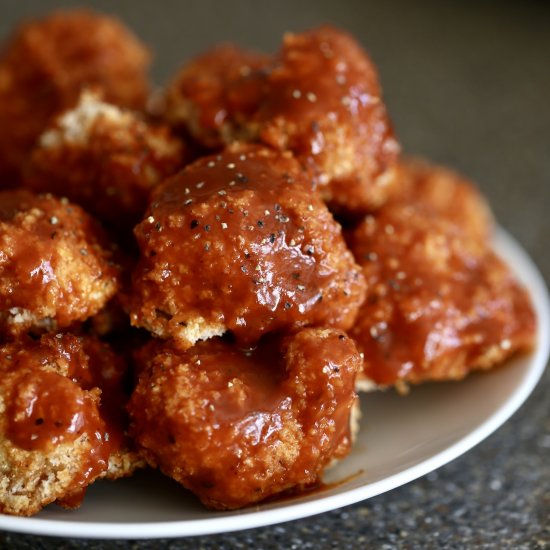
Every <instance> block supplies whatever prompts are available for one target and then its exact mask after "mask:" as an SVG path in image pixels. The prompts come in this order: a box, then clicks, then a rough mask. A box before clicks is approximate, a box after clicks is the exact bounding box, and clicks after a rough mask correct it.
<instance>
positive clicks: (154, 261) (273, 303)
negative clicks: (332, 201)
mask: <svg viewBox="0 0 550 550" xmlns="http://www.w3.org/2000/svg"><path fill="white" fill-rule="evenodd" d="M151 201H152V202H151V205H150V208H149V211H148V213H147V215H146V218H145V219H144V220H143V221H142V222H141V223H140V224H139V225H138V226H137V227H136V229H135V234H136V237H137V240H138V244H139V247H140V253H141V256H140V261H139V263H138V266H137V268H136V269H135V270H134V273H133V292H132V297H131V304H130V318H131V322H132V324H133V325H135V326H140V327H143V328H146V329H148V330H149V331H151V332H152V333H153V334H155V335H156V336H159V337H161V338H170V337H172V338H175V339H176V340H177V341H178V344H179V345H180V346H182V347H189V346H190V345H192V344H194V343H195V342H196V341H197V340H204V339H207V338H211V337H212V336H215V335H220V334H223V333H224V332H225V331H227V330H231V331H232V332H233V334H234V335H235V336H236V337H237V339H238V340H239V341H240V342H241V343H242V344H252V343H254V342H255V341H256V340H257V339H258V338H259V337H260V336H261V335H262V334H264V333H265V332H269V331H274V330H279V329H281V330H282V329H288V328H292V327H301V326H307V325H313V326H326V325H328V326H334V327H338V328H343V329H346V328H349V327H350V326H351V324H352V323H353V321H354V319H355V315H356V313H357V310H358V308H359V305H360V304H361V302H362V300H363V297H364V292H365V288H364V281H363V279H362V276H361V273H360V269H359V267H358V266H357V265H356V264H355V262H354V261H353V258H352V255H351V253H350V252H349V251H348V250H347V248H346V246H345V243H344V241H343V238H342V235H341V229H340V226H339V225H338V224H337V223H336V222H335V221H334V219H333V218H332V216H331V214H330V213H329V211H328V210H327V208H326V206H325V205H324V204H323V202H322V201H321V200H320V199H319V198H318V197H317V196H316V195H315V194H312V192H311V187H310V184H309V182H308V180H307V179H306V178H304V176H303V174H302V172H301V170H300V168H299V165H298V164H297V163H296V161H295V160H294V159H293V158H292V157H291V156H290V154H289V153H282V154H281V153H277V152H274V151H271V150H269V149H265V148H262V147H259V146H243V147H240V146H234V147H233V148H231V149H229V150H226V151H225V152H223V153H222V154H220V155H217V156H210V157H204V158H202V159H200V160H198V161H196V162H194V163H193V164H190V165H188V166H187V167H186V168H185V169H184V170H182V171H181V172H180V173H179V174H177V175H176V176H173V177H172V178H169V179H168V180H167V181H166V182H164V183H163V184H161V185H160V186H159V187H157V188H156V190H155V192H154V193H153V196H152V199H151Z"/></svg>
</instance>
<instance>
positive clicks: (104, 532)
mask: <svg viewBox="0 0 550 550" xmlns="http://www.w3.org/2000/svg"><path fill="white" fill-rule="evenodd" d="M493 246H494V248H495V249H496V251H497V253H498V254H499V255H500V256H502V257H503V258H504V260H505V261H506V263H507V264H508V265H509V266H510V268H511V269H512V271H513V272H514V274H515V275H516V276H517V277H518V278H519V279H520V280H521V281H523V283H524V284H525V286H526V288H527V291H528V292H529V295H530V296H531V299H532V300H533V305H534V308H535V311H536V313H537V318H538V329H537V345H536V348H535V350H534V351H533V352H532V355H531V357H530V363H531V364H530V367H529V370H528V372H527V376H526V377H525V379H524V380H523V381H522V383H521V384H520V385H519V386H518V388H517V389H516V390H515V391H514V393H513V394H512V395H511V397H510V398H509V399H508V400H507V401H506V402H505V403H503V404H502V405H501V406H499V407H498V408H497V409H496V410H495V411H494V412H493V413H492V414H491V415H489V416H488V417H487V418H486V419H485V420H484V421H483V422H482V423H481V424H480V425H479V426H478V427H477V428H475V429H474V430H473V431H470V432H469V433H468V434H467V435H465V436H464V437H461V438H460V439H459V440H458V441H455V442H454V443H452V444H451V445H449V446H448V447H447V448H445V449H444V450H442V451H440V452H439V453H436V454H434V455H432V456H431V457H430V458H428V459H426V460H423V461H422V462H420V463H418V464H415V465H413V466H410V467H408V468H405V469H404V470H402V471H400V472H398V473H395V474H393V475H391V476H388V477H386V478H384V479H381V480H378V481H376V482H372V483H368V484H366V485H362V486H360V487H356V488H354V489H349V490H344V491H341V492H338V493H336V494H332V495H327V496H320V497H319V498H316V499H315V500H313V501H306V502H298V503H291V504H285V505H283V506H281V507H279V508H274V509H267V510H258V509H254V508H252V509H248V510H246V511H245V512H243V513H242V514H240V515H230V516H229V515H228V516H226V517H223V516H220V515H216V516H215V517H211V518H205V519H193V520H178V521H167V522H144V523H130V522H116V523H115V522H113V523H103V522H79V521H69V522H68V521H63V520H57V519H40V518H32V517H31V518H27V517H16V516H9V515H5V514H0V531H2V530H3V531H8V532H16V533H24V534H32V535H43V536H52V537H78V538H90V539H105V540H107V539H132V540H136V539H156V538H173V537H189V536H197V535H212V534H219V533H229V532H233V531H240V530H244V529H252V528H257V527H267V526H269V525H274V524H277V523H283V522H287V521H292V520H297V519H303V518H306V517H311V516H314V515H317V514H321V513H324V512H328V511H330V510H335V509H337V508H341V507H343V506H349V505H352V504H355V503H357V502H360V501H362V500H366V499H368V498H372V497H375V496H377V495H380V494H382V493H385V492H387V491H390V490H392V489H396V488H397V487H400V486H402V485H405V484H406V483H409V482H411V481H413V480H415V479H418V478H420V477H422V476H424V475H426V474H427V473H429V472H432V471H434V470H436V469H438V468H440V467H442V466H444V465H445V464H448V463H449V462H451V461H452V460H454V459H456V458H458V457H459V456H461V455H462V454H464V453H466V452H467V451H469V450H470V449H472V448H473V447H475V446H476V445H477V444H479V443H480V442H481V441H483V440H484V439H486V438H487V437H488V436H489V435H491V434H492V433H493V432H495V431H496V430H497V429H498V428H499V427H500V426H502V425H503V424H504V423H505V422H506V421H507V420H508V419H509V418H510V417H511V416H512V415H513V414H514V413H515V412H516V411H517V410H518V409H519V408H520V407H521V405H522V404H523V403H524V402H525V401H526V400H527V398H528V397H529V395H530V394H531V393H532V391H533V390H534V388H535V386H536V385H537V382H538V381H539V380H540V378H541V377H542V374H543V372H544V370H545V368H546V364H547V362H548V357H549V355H550V298H549V294H548V290H547V288H546V283H545V281H544V278H543V276H542V274H541V273H540V271H539V269H538V267H537V265H536V264H535V262H534V261H533V260H532V259H531V257H530V256H529V254H528V253H527V252H526V251H525V249H524V248H523V247H522V246H521V245H520V244H519V243H518V241H517V240H516V239H515V238H514V237H513V236H512V235H511V234H510V233H509V232H508V231H506V230H505V229H503V228H502V227H500V226H498V227H497V228H496V231H495V235H494V238H493ZM526 281H529V284H527V282H526Z"/></svg>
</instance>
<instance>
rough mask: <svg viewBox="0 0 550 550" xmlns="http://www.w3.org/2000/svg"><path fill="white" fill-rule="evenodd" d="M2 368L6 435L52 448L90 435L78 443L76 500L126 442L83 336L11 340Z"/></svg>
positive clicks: (25, 444) (0, 358)
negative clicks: (105, 403) (104, 402)
mask: <svg viewBox="0 0 550 550" xmlns="http://www.w3.org/2000/svg"><path fill="white" fill-rule="evenodd" d="M0 372H2V374H3V377H4V383H5V384H7V386H6V387H7V388H9V393H8V398H7V407H6V409H7V411H6V419H7V424H6V436H7V438H8V439H9V440H10V441H11V442H12V443H13V444H14V445H16V446H18V447H19V448H21V449H24V450H27V451H36V452H43V453H49V452H53V451H54V450H55V448H56V447H57V446H59V445H63V444H67V443H73V442H75V441H76V440H77V439H79V438H80V437H81V436H83V435H85V436H86V444H85V445H84V446H83V447H80V446H79V447H76V448H75V460H79V461H80V462H81V468H80V470H79V471H78V472H77V473H76V474H75V475H74V477H73V479H72V486H73V487H74V491H73V492H72V493H74V494H73V497H74V498H72V502H73V504H74V505H76V504H77V503H78V497H77V493H79V492H81V490H82V489H84V488H85V487H86V486H87V485H88V484H89V483H90V482H92V481H93V480H94V479H96V478H97V477H98V476H99V475H100V474H101V473H103V472H104V471H105V470H106V469H107V466H108V461H109V456H110V455H111V453H112V452H114V451H115V450H116V449H117V448H118V447H119V445H120V443H119V441H120V436H118V435H117V434H118V432H119V428H118V427H116V429H113V425H114V424H113V421H112V420H111V419H110V418H109V416H108V415H106V414H105V413H104V410H103V409H101V407H100V402H99V395H100V392H99V391H98V390H97V388H98V386H99V383H96V381H97V379H95V380H94V373H93V372H92V373H90V372H89V369H88V356H87V355H86V353H85V352H84V351H83V346H82V340H81V339H80V338H77V337H75V336H72V335H61V334H59V335H46V336H43V337H42V338H41V340H40V341H34V340H30V339H28V340H27V339H24V340H21V341H19V342H16V343H12V344H6V345H5V346H3V347H2V348H1V349H0ZM104 386H105V385H104ZM90 390H91V391H90ZM119 406H123V405H120V403H119ZM80 453H83V456H80Z"/></svg>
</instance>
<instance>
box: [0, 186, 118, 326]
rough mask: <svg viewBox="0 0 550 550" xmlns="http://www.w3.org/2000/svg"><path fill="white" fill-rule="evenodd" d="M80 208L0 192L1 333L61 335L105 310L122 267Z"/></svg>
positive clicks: (46, 198) (27, 194) (64, 202)
mask: <svg viewBox="0 0 550 550" xmlns="http://www.w3.org/2000/svg"><path fill="white" fill-rule="evenodd" d="M112 258H113V249H112V246H111V245H110V243H108V241H106V239H105V236H104V234H103V232H102V230H101V228H100V227H99V225H98V224H97V223H96V222H95V221H94V220H93V219H92V218H90V216H88V214H86V213H85V212H84V211H83V210H82V209H81V208H80V207H78V206H76V205H73V204H70V203H69V202H68V201H67V200H63V199H61V200H60V199H56V198H54V197H52V196H51V195H38V196H37V195H33V194H32V193H30V192H29V191H25V190H19V191H4V192H1V193H0V334H3V335H11V336H13V335H18V334H21V333H23V332H25V331H28V330H29V329H32V330H36V331H42V330H56V328H60V327H68V326H69V325H71V324H72V323H74V322H77V321H83V320H84V319H86V318H87V317H89V316H91V315H93V314H94V313H96V312H97V311H99V310H100V309H101V308H102V307H103V306H104V304H105V303H106V302H107V301H108V300H109V298H111V296H113V295H114V294H115V292H116V291H117V289H118V277H119V268H118V267H117V266H116V265H115V264H114V263H113V261H112Z"/></svg>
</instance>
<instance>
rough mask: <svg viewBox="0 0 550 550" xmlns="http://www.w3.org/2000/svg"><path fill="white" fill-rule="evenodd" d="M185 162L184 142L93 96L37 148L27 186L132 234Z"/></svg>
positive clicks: (61, 118) (88, 95) (59, 120)
mask: <svg viewBox="0 0 550 550" xmlns="http://www.w3.org/2000/svg"><path fill="white" fill-rule="evenodd" d="M182 163H183V144H182V142H181V141H179V140H177V139H176V138H174V137H173V136H171V135H170V132H169V131H168V129H167V128H165V127H162V126H152V125H149V124H147V123H146V122H144V121H143V120H141V119H140V118H139V117H138V116H137V115H135V114H133V113H132V112H130V111H125V110H122V109H119V108H118V107H115V106H114V105H112V104H109V103H105V102H103V101H101V100H100V98H99V97H98V96H97V95H96V94H93V93H91V92H85V93H83V95H82V96H81V97H80V100H79V103H78V105H77V106H76V107H75V108H74V109H72V110H70V111H67V112H65V113H63V114H62V115H61V116H59V117H58V118H57V119H56V120H55V121H54V123H53V124H52V125H50V126H49V127H48V128H47V129H46V131H45V132H44V133H43V134H42V135H41V137H40V139H39V141H38V144H37V146H36V147H35V148H34V150H33V152H32V154H31V157H30V161H29V166H28V168H27V170H26V171H25V178H24V179H25V181H24V183H25V185H26V186H27V187H29V188H30V189H32V190H34V191H37V192H42V193H44V192H50V193H55V194H56V195H59V196H64V197H67V198H68V199H69V200H71V201H74V202H76V203H78V204H80V205H81V206H82V207H83V208H86V209H87V210H88V211H89V212H91V213H92V214H94V215H95V216H97V217H98V218H99V219H100V220H102V221H103V222H105V223H106V224H108V225H109V226H110V227H115V228H118V229H126V230H127V231H130V230H131V229H132V228H133V226H134V225H135V224H136V223H137V222H138V221H139V220H140V219H141V217H142V216H143V213H144V212H145V208H146V206H147V201H148V199H149V194H150V192H151V190H152V189H153V187H155V186H156V185H157V184H158V183H159V182H160V181H161V180H163V179H165V178H166V177H168V176H170V175H172V174H174V173H175V172H176V171H177V170H178V169H179V168H180V167H181V165H182Z"/></svg>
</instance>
